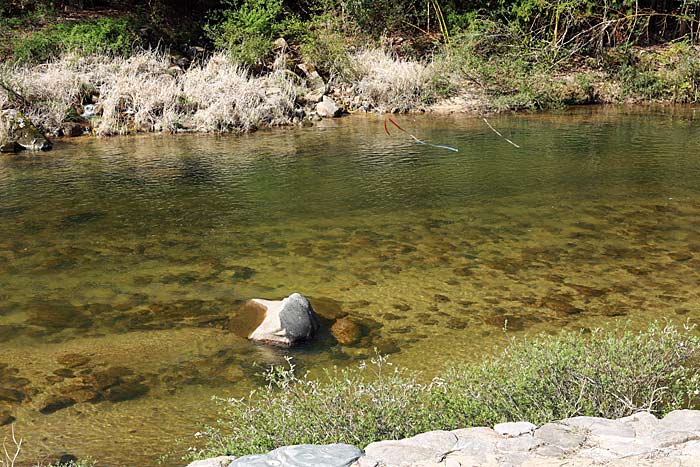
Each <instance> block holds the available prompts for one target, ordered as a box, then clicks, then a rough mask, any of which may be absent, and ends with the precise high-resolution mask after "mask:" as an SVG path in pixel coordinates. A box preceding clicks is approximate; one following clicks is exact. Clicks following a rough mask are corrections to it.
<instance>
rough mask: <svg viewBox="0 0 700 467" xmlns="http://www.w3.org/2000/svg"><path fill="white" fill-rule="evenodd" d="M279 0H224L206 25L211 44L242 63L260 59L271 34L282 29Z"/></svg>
mask: <svg viewBox="0 0 700 467" xmlns="http://www.w3.org/2000/svg"><path fill="white" fill-rule="evenodd" d="M282 3H283V2H282V0H243V1H239V0H225V1H224V4H225V6H227V8H225V9H223V10H220V11H218V12H216V13H215V14H214V15H212V17H211V18H210V21H209V22H208V23H207V25H206V26H205V31H206V34H207V36H208V37H209V39H210V40H211V41H212V42H213V43H214V45H215V46H216V47H217V48H219V49H223V50H227V51H228V52H229V53H230V54H231V57H232V58H233V59H234V60H236V61H239V62H241V63H243V64H245V65H257V64H260V63H262V62H263V61H264V60H265V59H266V58H267V57H268V56H269V55H270V53H271V51H272V42H273V40H274V38H275V37H276V36H277V35H279V33H280V32H281V31H282V30H283V29H284V25H283V24H282V13H283V8H282Z"/></svg>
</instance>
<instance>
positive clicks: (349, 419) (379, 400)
mask: <svg viewBox="0 0 700 467" xmlns="http://www.w3.org/2000/svg"><path fill="white" fill-rule="evenodd" d="M699 351H700V340H699V339H698V338H697V337H696V336H695V335H694V334H691V331H690V330H689V329H685V328H684V329H681V330H678V329H676V328H674V327H672V326H666V327H660V326H658V325H657V324H653V325H651V326H650V327H649V328H648V329H647V330H646V331H643V332H632V331H629V330H624V329H621V328H609V329H605V330H600V329H598V330H594V331H592V332H591V333H589V334H584V333H583V332H564V333H562V334H561V335H559V336H548V335H541V336H538V337H534V338H528V339H523V340H520V341H512V342H511V343H510V345H508V347H507V348H506V350H505V351H504V353H503V355H502V356H500V357H498V358H492V359H489V360H487V361H486V362H484V363H483V364H481V365H459V366H456V367H453V368H451V369H449V370H447V371H446V372H445V373H444V374H443V375H442V376H441V377H438V378H435V379H434V380H433V381H432V382H431V383H426V384H424V383H421V382H420V380H419V375H417V374H415V373H412V372H409V371H407V370H402V369H399V368H395V367H393V366H391V364H390V363H389V362H388V361H387V360H386V359H385V358H383V357H377V358H375V359H373V360H372V364H371V365H367V366H365V365H364V364H363V365H361V366H360V368H359V369H358V370H354V371H353V370H342V371H339V370H333V371H328V372H326V374H325V376H324V377H323V378H322V379H312V378H310V377H308V375H307V376H302V377H299V376H297V375H296V374H295V373H294V365H292V364H290V366H289V368H273V369H271V370H270V372H269V373H268V374H267V378H268V382H269V384H268V385H267V386H266V387H264V388H262V389H260V390H258V391H254V392H253V393H251V394H250V396H249V397H246V398H243V399H227V400H221V401H220V402H221V404H222V412H221V417H220V420H219V422H218V424H217V425H216V426H210V427H207V428H206V429H205V430H204V432H203V433H200V435H202V436H203V437H204V446H203V447H202V448H201V449H199V450H198V451H196V452H195V454H194V455H193V457H195V458H196V457H208V456H216V455H223V454H227V455H244V454H250V453H258V452H264V451H267V450H270V449H273V448H275V447H278V446H281V445H290V444H299V443H319V444H325V443H334V442H346V443H351V444H355V445H358V446H360V447H364V446H365V445H367V444H368V443H370V442H372V441H377V440H380V439H397V438H402V437H406V436H412V435H415V434H417V433H420V432H422V431H426V430H431V429H445V430H450V429H456V428H460V427H468V426H480V425H493V424H495V423H499V422H503V421H508V420H511V421H512V420H530V421H532V422H533V423H544V422H547V421H551V420H556V419H561V418H566V417H570V416H575V415H591V416H602V417H613V418H614V417H622V416H625V415H629V414H632V413H634V412H637V411H640V410H648V411H651V412H652V413H656V414H659V415H662V414H665V413H667V412H669V411H671V410H674V409H679V408H684V407H695V406H696V405H697V403H698V393H699V391H698V387H699V386H698V385H699V384H700V376H699V373H698V368H697V367H696V366H695V361H694V359H695V357H696V356H697V355H698V352H699Z"/></svg>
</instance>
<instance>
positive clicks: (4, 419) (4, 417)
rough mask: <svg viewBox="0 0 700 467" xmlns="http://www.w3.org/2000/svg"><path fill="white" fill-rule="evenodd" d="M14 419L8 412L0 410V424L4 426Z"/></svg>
mask: <svg viewBox="0 0 700 467" xmlns="http://www.w3.org/2000/svg"><path fill="white" fill-rule="evenodd" d="M14 421H15V417H13V416H12V415H11V414H10V412H8V411H6V410H3V411H2V412H0V426H5V425H9V424H10V423H12V422H14Z"/></svg>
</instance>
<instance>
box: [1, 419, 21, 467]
mask: <svg viewBox="0 0 700 467" xmlns="http://www.w3.org/2000/svg"><path fill="white" fill-rule="evenodd" d="M10 430H11V431H10V433H11V437H12V443H13V444H14V445H15V447H14V450H15V452H14V453H13V454H10V451H8V450H7V437H5V438H4V439H3V440H2V450H3V456H4V458H2V459H0V467H14V465H15V462H16V461H17V458H18V457H19V452H20V451H21V450H22V438H20V439H19V441H17V437H16V436H15V426H14V425H10Z"/></svg>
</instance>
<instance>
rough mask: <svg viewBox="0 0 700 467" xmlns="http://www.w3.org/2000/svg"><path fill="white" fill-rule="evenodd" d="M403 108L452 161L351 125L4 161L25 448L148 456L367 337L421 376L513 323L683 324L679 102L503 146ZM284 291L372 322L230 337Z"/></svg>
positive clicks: (689, 161) (691, 128)
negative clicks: (357, 336) (286, 363)
mask: <svg viewBox="0 0 700 467" xmlns="http://www.w3.org/2000/svg"><path fill="white" fill-rule="evenodd" d="M397 120H398V121H399V123H400V124H401V125H402V126H403V127H404V128H406V129H407V130H409V131H410V132H412V133H414V134H416V136H418V137H419V138H421V139H426V140H429V141H431V142H434V143H436V144H445V145H450V146H454V147H457V148H459V151H460V152H459V153H452V152H449V151H441V150H439V149H435V148H429V147H425V146H420V145H417V144H415V143H414V142H413V141H412V140H410V139H409V138H407V137H406V135H402V134H398V135H392V136H387V135H386V134H385V133H384V128H383V125H382V118H381V117H379V116H367V117H351V118H344V119H340V120H333V121H324V122H322V123H321V124H319V125H318V126H317V127H314V128H308V129H306V128H304V129H278V130H272V131H261V132H258V133H255V134H252V135H248V136H243V137H233V136H227V137H215V136H201V135H199V136H177V137H171V136H160V135H159V136H138V137H130V138H109V139H77V140H66V141H63V142H59V143H58V144H57V145H56V149H55V150H54V151H52V152H50V153H46V154H40V155H32V154H25V155H20V156H16V157H2V158H0V219H1V222H0V420H2V414H3V413H5V415H6V416H7V415H11V416H13V417H15V418H16V419H17V424H16V427H17V431H18V432H20V433H21V434H22V436H24V438H25V446H26V450H25V454H26V455H27V456H28V457H29V458H31V460H36V459H38V458H42V457H45V458H49V459H50V460H53V457H52V456H55V455H56V454H57V453H61V452H64V451H67V452H71V453H73V454H76V455H79V456H84V455H91V456H92V457H94V458H97V459H98V460H100V461H101V463H102V464H105V465H113V466H127V465H153V464H154V463H155V460H156V459H157V457H158V456H159V455H161V454H163V453H164V452H167V451H169V450H173V449H174V450H175V451H176V453H179V452H181V451H182V450H183V449H184V448H186V447H187V446H188V445H190V444H191V443H192V442H193V440H192V438H191V436H190V435H191V434H192V433H193V432H195V431H196V430H197V428H198V427H199V426H200V425H201V424H202V423H204V422H206V421H211V420H212V419H213V417H214V416H215V407H214V405H213V403H212V402H211V401H210V397H211V396H212V395H214V394H217V395H243V394H245V393H247V391H249V390H250V389H251V388H253V387H255V386H256V385H259V384H260V383H261V379H260V377H259V376H258V375H259V373H260V371H261V368H262V367H264V366H265V365H269V364H271V363H280V362H282V361H283V359H284V357H285V356H286V355H292V356H293V357H294V358H295V359H296V361H297V363H298V365H299V366H300V367H301V368H302V369H305V370H306V369H308V370H311V371H318V370H319V369H321V368H324V367H328V366H331V365H338V366H345V365H356V364H357V362H358V360H361V359H363V358H367V357H368V356H369V355H371V354H372V348H373V347H377V348H379V349H380V350H381V351H383V352H387V353H391V354H392V359H393V360H394V361H395V362H397V363H400V364H403V365H405V366H408V367H411V368H415V369H418V370H421V371H423V372H424V373H425V374H426V375H427V376H432V375H433V374H435V373H436V372H438V371H439V369H440V368H441V367H442V366H443V365H445V364H447V363H450V362H460V361H469V360H474V359H477V358H480V357H481V356H483V355H488V354H490V353H493V352H496V351H497V350H498V349H499V348H500V347H501V346H502V345H503V343H504V342H505V340H506V339H507V337H508V336H519V335H525V334H532V333H537V332H541V331H544V332H557V331H559V330H561V329H579V328H582V327H583V328H586V327H592V326H597V325H601V324H603V323H606V322H608V321H610V320H615V319H624V320H629V321H630V323H631V325H632V326H643V325H645V323H648V322H649V321H651V320H654V319H663V318H669V319H672V320H676V321H685V320H690V321H691V322H692V321H695V320H697V319H698V317H700V313H699V310H698V302H699V299H698V292H697V285H698V279H699V278H700V272H699V271H700V268H699V267H698V266H700V136H698V135H700V132H699V131H698V130H699V128H698V122H697V120H696V119H695V112H694V110H693V109H690V108H657V109H638V108H633V109H624V108H623V109H601V108H591V109H587V108H586V109H579V110H577V111H574V112H562V113H546V114H535V115H516V116H501V117H492V118H491V119H490V121H491V123H492V124H493V125H494V126H495V127H496V128H498V129H499V130H501V131H502V132H503V133H504V134H505V135H506V136H508V137H509V138H511V139H513V140H514V141H515V142H517V143H518V144H519V145H520V146H521V147H522V148H521V149H517V148H515V147H513V146H510V145H509V144H507V143H506V142H505V141H503V140H501V139H499V138H498V137H497V136H496V135H495V134H494V133H492V132H491V130H489V129H488V127H486V125H484V123H483V122H482V121H481V120H479V119H477V118H473V117H468V116H445V117H436V116H432V115H429V116H428V115H426V116H401V117H397ZM295 291H298V292H301V293H303V294H305V295H307V296H309V297H311V298H312V303H314V305H315V306H316V308H317V309H318V310H319V312H321V313H322V314H323V315H325V316H326V317H328V318H329V319H330V320H331V321H330V322H332V319H333V318H336V317H339V316H343V315H347V316H348V317H350V318H351V319H354V320H356V321H358V322H360V323H361V324H362V325H363V326H364V328H365V330H366V331H367V336H366V337H365V338H364V339H363V340H362V341H361V342H360V343H358V344H357V345H354V346H347V345H346V346H343V345H339V344H338V343H337V342H335V341H334V340H333V339H332V338H331V337H329V336H328V335H324V336H323V338H322V339H320V340H319V341H318V342H317V343H316V344H314V345H311V346H308V347H306V348H304V349H301V350H297V351H284V350H280V349H270V348H267V347H263V346H259V345H254V344H251V343H249V342H247V341H246V340H244V339H241V338H240V337H237V336H236V334H235V333H234V332H232V330H231V329H230V328H231V324H230V321H229V318H230V317H231V316H233V315H235V313H236V310H237V309H238V307H239V306H240V304H241V303H242V302H243V301H244V300H246V299H248V298H251V297H261V298H271V299H276V298H281V297H284V296H286V295H288V294H290V293H292V292H295ZM504 329H505V331H504ZM67 398H70V399H71V400H73V401H75V402H77V403H75V404H73V405H71V406H69V407H65V408H61V406H62V405H67V404H66V399H67ZM52 404H53V405H52ZM42 409H43V411H44V412H45V413H42V412H41V410H42ZM167 463H169V464H172V465H178V461H177V455H176V456H175V458H171V459H170V460H169V461H167Z"/></svg>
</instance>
